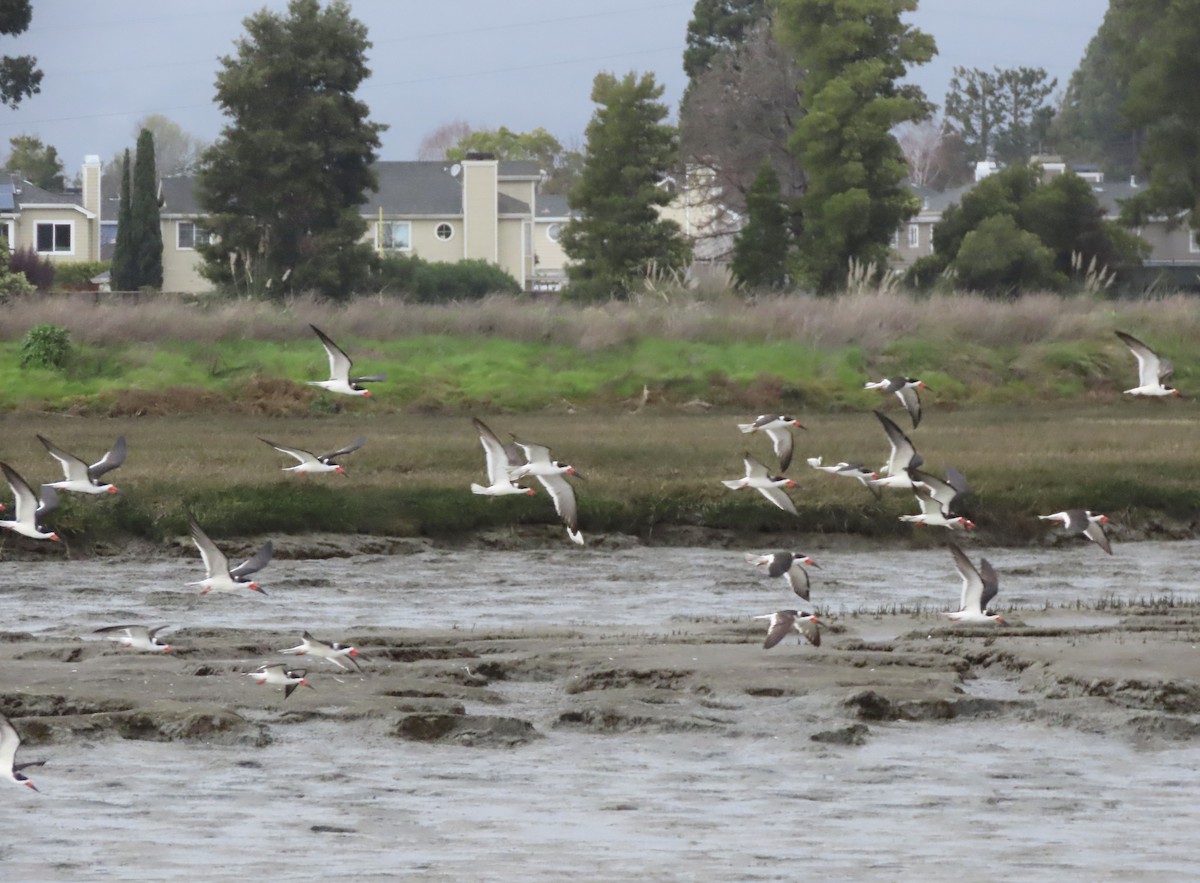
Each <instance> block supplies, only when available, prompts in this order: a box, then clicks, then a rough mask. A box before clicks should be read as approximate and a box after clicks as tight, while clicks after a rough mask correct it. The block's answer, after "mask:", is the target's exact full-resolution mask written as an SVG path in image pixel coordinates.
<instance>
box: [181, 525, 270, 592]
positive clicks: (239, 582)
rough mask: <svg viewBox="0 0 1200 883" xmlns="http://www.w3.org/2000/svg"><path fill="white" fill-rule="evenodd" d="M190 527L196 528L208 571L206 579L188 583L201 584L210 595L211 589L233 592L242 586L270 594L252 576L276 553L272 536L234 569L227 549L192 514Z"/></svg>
mask: <svg viewBox="0 0 1200 883" xmlns="http://www.w3.org/2000/svg"><path fill="white" fill-rule="evenodd" d="M188 527H189V528H191V531H192V541H193V542H194V543H195V544H196V548H197V549H199V550H200V557H201V558H203V559H204V570H205V574H206V576H205V577H204V579H202V580H198V581H196V582H191V583H188V585H189V586H200V594H201V595H207V594H208V593H209V592H233V591H236V590H238V589H249V590H250V591H252V592H258V593H259V594H261V595H266V594H267V593H266V592H264V591H263V590H262V589H261V588H259V586H258V583H256V582H253V581H252V580H250V579H249V576H250V574H252V573H257V572H258V571H260V570H262V569H263V568H264V567H266V566H267V564H268V563H270V561H271V556H272V555H273V554H274V546H273V545H272V544H271V541H270V540H267V542H265V543H263V545H262V548H260V549H259V550H258V551H257V552H255V553H254V554H253V555H251V556H250V557H249V558H247V559H246V560H245V561H243V562H242V563H241V564H239V565H238V566H237V567H234V568H232V569H231V568H230V567H229V559H228V558H226V557H225V553H224V552H222V551H221V550H220V549H218V548H217V546H216V544H215V543H213V541H212V540H210V539H209V538H208V534H206V533H205V532H204V531H203V530H202V529H201V528H200V525H199V524H197V523H196V519H195V518H193V517H192V516H191V515H189V516H188Z"/></svg>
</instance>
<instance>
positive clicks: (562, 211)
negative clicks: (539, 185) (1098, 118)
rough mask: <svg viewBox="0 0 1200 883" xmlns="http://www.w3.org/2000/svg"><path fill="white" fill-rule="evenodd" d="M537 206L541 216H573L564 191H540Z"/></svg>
mask: <svg viewBox="0 0 1200 883" xmlns="http://www.w3.org/2000/svg"><path fill="white" fill-rule="evenodd" d="M537 207H538V210H537V214H538V217H539V218H568V217H570V216H571V209H570V207H569V206H568V205H567V197H566V196H565V195H563V194H562V193H539V194H538V198H537Z"/></svg>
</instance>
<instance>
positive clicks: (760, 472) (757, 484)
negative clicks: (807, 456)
mask: <svg viewBox="0 0 1200 883" xmlns="http://www.w3.org/2000/svg"><path fill="white" fill-rule="evenodd" d="M742 462H743V464H744V465H745V467H746V474H745V476H744V477H742V478H733V479H721V484H723V485H725V487H727V488H732V489H733V490H735V491H736V490H740V489H742V488H746V487H750V488H754V489H755V490H756V491H758V492H759V493H760V494H762V495H763V496H764V497H766V498H767V499H768V500H770V501H771V502H772V503H774V504H775V505H776V506H778V507H779V508H780V509H782V510H783V511H784V512H790V513H792V514H793V515H799V514H800V513H799V512H797V511H796V504H795V503H793V502H792V500H791V498H790V497H789V496H788V495H787V494H785V493H784V492H783V490H782V489H783V488H787V487H795V486H796V482H794V481H792V480H791V479H790V478H788V477H787V476H786V475H772V474H771V473H770V471H769V470H768V469H767V467H766V466H764V465H763V464H762V463H760V462H758V461H757V460H755V459H754V458H753V457H751V456H750V455H749V454H744V455H743V457H742Z"/></svg>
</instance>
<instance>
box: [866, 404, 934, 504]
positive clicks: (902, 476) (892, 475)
mask: <svg viewBox="0 0 1200 883" xmlns="http://www.w3.org/2000/svg"><path fill="white" fill-rule="evenodd" d="M874 413H875V416H876V417H878V418H879V422H880V423H881V424H883V431H884V432H886V433H887V437H888V442H889V443H890V444H891V446H892V452H891V454H890V455H889V456H888V461H887V465H886V466H884V467H883V468H882V469H880V470H879V471H880V472H881V473H887V474H886V475H884V476H883V477H881V478H872V479H870V480H869V484H870V485H871V487H898V488H909V489H911V488H912V487H913V481H912V478H911V477H910V476H909V470H910V469H916V468H918V467H919V466H921V465H922V464H923V463H924V462H925V460H924V458H922V457H921V455H920V454H918V453H917V449H916V448H914V447H913V443H912V442H911V441H909V439H908V436H907V435H905V434H904V430H902V429H901V428H900V427H899V426H897V425H896V423H895V421H894V420H892V419H891V418H890V417H888V416H887V415H886V414H884V413H883V412H882V411H875V412H874Z"/></svg>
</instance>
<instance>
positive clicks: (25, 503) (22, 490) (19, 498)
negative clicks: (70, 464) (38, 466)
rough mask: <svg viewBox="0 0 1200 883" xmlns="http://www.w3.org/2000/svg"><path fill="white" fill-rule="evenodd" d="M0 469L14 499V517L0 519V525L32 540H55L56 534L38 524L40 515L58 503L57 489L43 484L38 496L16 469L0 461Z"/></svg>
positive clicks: (40, 519)
mask: <svg viewBox="0 0 1200 883" xmlns="http://www.w3.org/2000/svg"><path fill="white" fill-rule="evenodd" d="M0 470H3V471H4V477H5V478H6V479H8V486H9V487H10V488H11V489H12V495H13V498H14V500H15V501H16V503H15V507H14V512H13V515H14V516H15V517H14V518H13V519H11V520H4V521H0V527H6V528H8V529H9V530H11V531H15V532H16V533H19V534H20V535H21V536H24V537H29V538H30V539H33V540H57V539H58V534H56V533H54V531H45V530H42V529H41V527H40V525H41V523H42V517H43V516H44V515H45V514H46V513H48V512H50V511H51V510H52V509H53V508H54V507H55V506H57V505H58V491H56V490H55V489H54V488H52V487H51V486H50V485H48V484H44V485H42V493H41V497H40V498H39V497H37V496H35V495H34V493H33V491H32V490H30V488H29V484H28V483H27V482H26V481H25V479H23V478H21V476H20V475H19V474H18V473H17V470H15V469H13V468H12V467H11V466H9V465H8V464H7V463H0Z"/></svg>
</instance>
